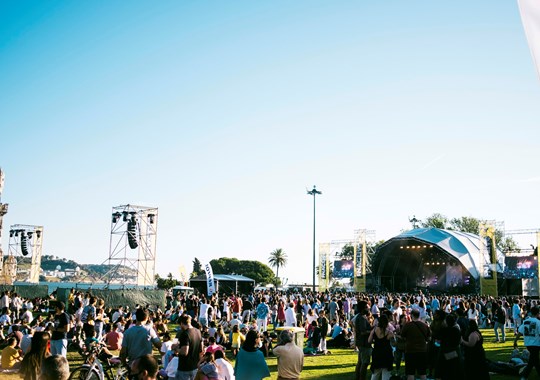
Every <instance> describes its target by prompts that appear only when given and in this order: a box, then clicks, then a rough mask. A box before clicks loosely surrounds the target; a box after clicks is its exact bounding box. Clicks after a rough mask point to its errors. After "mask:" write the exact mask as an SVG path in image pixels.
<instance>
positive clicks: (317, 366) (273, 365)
mask: <svg viewBox="0 0 540 380" xmlns="http://www.w3.org/2000/svg"><path fill="white" fill-rule="evenodd" d="M508 333H509V334H508V336H507V341H506V343H494V340H495V337H494V333H493V330H482V334H483V335H484V347H485V349H486V354H487V357H488V359H491V360H494V361H497V360H500V361H508V360H509V359H510V355H511V352H512V349H513V347H512V345H513V338H514V336H513V333H512V332H511V331H510V330H508ZM519 348H520V349H523V348H524V347H523V340H520V342H519ZM331 352H332V354H331V355H326V356H306V358H305V361H304V371H303V372H302V379H322V380H346V379H347V380H351V379H354V367H355V365H356V358H357V355H356V353H355V352H354V351H353V350H352V349H332V350H331ZM155 353H157V351H155ZM68 360H69V362H70V367H71V369H72V370H73V369H74V368H75V367H76V366H78V365H80V364H82V359H81V357H80V355H79V354H78V353H77V352H69V353H68ZM267 362H268V366H269V367H270V373H271V374H272V375H271V376H270V379H271V380H275V379H277V360H276V358H273V357H269V358H268V360H267ZM403 370H404V367H402V371H403ZM18 378H20V377H19V376H18V375H16V374H1V373H0V380H4V379H6V380H8V379H11V380H13V379H18ZM492 378H493V379H495V380H507V379H514V380H515V379H517V377H512V376H503V375H493V376H492ZM529 379H540V377H538V375H537V374H536V372H535V371H534V370H533V373H532V374H531V376H529Z"/></svg>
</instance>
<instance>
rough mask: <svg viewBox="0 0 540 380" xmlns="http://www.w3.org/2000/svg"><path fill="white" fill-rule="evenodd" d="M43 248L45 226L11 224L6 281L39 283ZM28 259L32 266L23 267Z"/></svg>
mask: <svg viewBox="0 0 540 380" xmlns="http://www.w3.org/2000/svg"><path fill="white" fill-rule="evenodd" d="M42 250H43V226H32V225H27V224H14V225H12V226H10V228H9V250H8V257H7V258H6V260H5V262H4V273H3V280H4V283H5V284H9V285H11V284H13V282H14V281H25V282H30V283H33V284H37V283H39V272H40V270H41V253H42ZM28 259H30V267H29V268H28V269H26V268H25V269H23V268H22V267H23V266H25V267H26V263H27V262H28Z"/></svg>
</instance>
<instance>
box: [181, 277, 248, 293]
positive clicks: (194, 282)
mask: <svg viewBox="0 0 540 380" xmlns="http://www.w3.org/2000/svg"><path fill="white" fill-rule="evenodd" d="M214 281H215V282H216V290H217V291H218V292H220V293H221V294H223V293H238V292H251V291H252V290H253V288H254V287H255V280H253V279H251V278H249V277H246V276H242V275H240V274H214ZM189 286H191V287H193V288H195V289H197V290H198V291H200V292H202V293H205V294H206V292H207V288H206V275H204V274H203V275H200V276H197V277H193V278H192V279H190V280H189Z"/></svg>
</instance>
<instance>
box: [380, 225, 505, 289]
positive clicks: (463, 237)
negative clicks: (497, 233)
mask: <svg viewBox="0 0 540 380" xmlns="http://www.w3.org/2000/svg"><path fill="white" fill-rule="evenodd" d="M405 241H416V242H419V243H423V244H429V245H434V246H437V247H438V248H439V249H441V250H443V251H444V252H446V253H448V254H449V255H451V256H453V257H455V258H456V259H458V260H459V261H460V262H461V263H462V264H463V266H464V267H465V268H466V269H467V270H468V271H469V273H470V274H471V275H472V276H473V277H474V278H475V279H478V278H480V272H479V270H480V268H481V267H482V263H483V260H482V258H481V256H480V255H481V251H480V248H481V247H480V244H484V245H485V240H483V239H480V237H479V236H478V235H475V234H471V233H467V232H460V231H451V230H443V229H439V228H416V229H413V230H410V231H406V232H404V233H402V234H400V235H397V236H395V237H393V238H392V239H390V240H388V241H386V242H385V243H384V244H383V245H381V247H379V250H385V249H386V250H389V251H394V250H396V249H400V246H401V245H400V244H399V243H400V242H402V243H403V242H405ZM484 251H485V252H487V250H484ZM487 260H488V258H486V262H488V261H487ZM503 263H504V255H503V254H502V252H500V251H499V250H497V272H502V271H503Z"/></svg>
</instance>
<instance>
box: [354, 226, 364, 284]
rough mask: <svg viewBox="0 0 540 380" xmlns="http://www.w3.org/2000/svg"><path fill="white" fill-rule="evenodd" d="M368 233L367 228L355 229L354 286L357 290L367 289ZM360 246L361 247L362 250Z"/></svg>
mask: <svg viewBox="0 0 540 380" xmlns="http://www.w3.org/2000/svg"><path fill="white" fill-rule="evenodd" d="M366 233H367V231H366V230H365V229H362V230H357V231H355V234H356V236H355V242H354V255H355V272H356V273H355V277H356V278H355V280H354V286H355V289H356V291H357V292H365V291H366V259H367V250H366ZM358 247H361V250H360V252H357V251H358Z"/></svg>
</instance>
